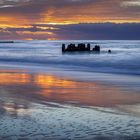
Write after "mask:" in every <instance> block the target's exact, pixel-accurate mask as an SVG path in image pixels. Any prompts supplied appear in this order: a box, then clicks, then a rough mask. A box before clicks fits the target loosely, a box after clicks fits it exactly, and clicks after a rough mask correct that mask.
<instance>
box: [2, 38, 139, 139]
mask: <svg viewBox="0 0 140 140" xmlns="http://www.w3.org/2000/svg"><path fill="white" fill-rule="evenodd" d="M81 42H82V43H90V44H91V47H94V46H95V45H100V46H101V52H100V53H92V52H91V53H88V52H86V53H78V52H77V53H62V50H61V46H62V44H63V43H65V44H70V43H75V44H78V43H81ZM109 49H110V50H111V51H112V52H111V53H108V50H109ZM139 138H140V41H127V40H125V41H121V40H118V41H114V40H105V41H103V40H93V41H92V40H88V41H86V40H85V41H81V40H79V41H74V40H71V41H39V40H34V41H17V40H15V41H14V43H0V139H9V140H11V139H12V140H16V139H31V140H34V139H38V140H40V139H50V140H62V139H73V140H82V139H83V140H93V139H95V140H98V139H101V140H104V139H106V140H111V139H116V140H128V139H135V140H136V139H139Z"/></svg>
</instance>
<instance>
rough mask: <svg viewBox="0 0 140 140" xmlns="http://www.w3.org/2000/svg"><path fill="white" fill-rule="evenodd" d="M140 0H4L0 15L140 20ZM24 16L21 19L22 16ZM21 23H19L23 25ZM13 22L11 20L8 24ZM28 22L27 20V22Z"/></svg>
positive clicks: (42, 19) (40, 19)
mask: <svg viewBox="0 0 140 140" xmlns="http://www.w3.org/2000/svg"><path fill="white" fill-rule="evenodd" d="M130 4H131V5H132V4H137V5H138V4H139V1H138V0H135V1H131V0H107V1H106V0H39V1H37V0H4V1H3V2H2V3H1V4H0V7H1V8H0V16H4V17H5V18H6V17H7V19H6V21H5V23H8V16H9V15H10V16H12V17H15V18H16V19H17V20H20V21H21V22H22V20H26V22H27V21H28V23H30V24H31V23H33V22H34V23H52V22H53V23H94V22H140V17H139V16H138V14H139V12H140V8H136V7H133V6H127V7H126V6H125V5H130ZM19 17H21V18H19ZM21 22H20V24H21ZM9 24H10V23H9ZM25 24H27V23H25Z"/></svg>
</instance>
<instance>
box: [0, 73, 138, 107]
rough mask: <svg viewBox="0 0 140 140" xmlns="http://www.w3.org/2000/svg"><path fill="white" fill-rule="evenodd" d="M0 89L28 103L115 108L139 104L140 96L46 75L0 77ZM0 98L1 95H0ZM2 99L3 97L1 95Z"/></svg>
mask: <svg viewBox="0 0 140 140" xmlns="http://www.w3.org/2000/svg"><path fill="white" fill-rule="evenodd" d="M0 79H1V80H0V89H1V90H2V89H3V90H4V91H5V92H6V93H8V94H10V96H16V97H22V98H27V100H28V99H30V100H40V101H55V102H61V103H62V102H64V103H70V102H71V103H76V102H77V103H79V104H83V105H93V106H102V107H107V106H116V105H121V104H122V105H124V104H126V105H127V104H128V105H129V104H138V103H140V94H138V93H137V92H136V93H135V92H133V94H132V91H131V92H129V91H127V90H123V89H121V88H119V87H115V86H111V85H110V86H107V85H102V84H99V83H95V82H83V81H82V82H81V81H73V80H69V79H65V78H60V77H58V76H54V75H49V74H28V73H24V72H14V71H13V72H8V71H7V72H2V71H1V73H0ZM1 94H2V93H1ZM4 96H5V95H4Z"/></svg>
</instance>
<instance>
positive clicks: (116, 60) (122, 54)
mask: <svg viewBox="0 0 140 140" xmlns="http://www.w3.org/2000/svg"><path fill="white" fill-rule="evenodd" d="M80 42H83V43H91V46H92V47H94V46H95V45H96V44H98V45H100V46H101V53H100V54H94V53H69V54H68V53H67V54H63V53H62V51H61V46H62V43H65V44H69V43H75V44H78V43H80ZM109 49H111V50H112V53H111V54H108V50H109ZM0 65H14V66H23V67H24V66H36V68H37V67H42V69H43V68H56V69H57V68H60V69H61V70H62V71H63V70H71V71H78V72H87V71H89V72H101V73H117V74H128V75H138V76H139V75H140V41H127V40H126V41H109V40H106V41H100V40H94V41H73V40H71V41H15V43H11V44H6V43H0Z"/></svg>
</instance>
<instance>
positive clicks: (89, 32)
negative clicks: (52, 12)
mask: <svg viewBox="0 0 140 140" xmlns="http://www.w3.org/2000/svg"><path fill="white" fill-rule="evenodd" d="M44 27H46V29H45V28H44ZM52 28H53V29H54V30H52ZM1 31H2V29H0V37H2V34H1ZM139 31H140V23H125V24H113V23H100V24H99V23H92V24H73V25H53V26H52V25H45V24H36V25H32V27H28V28H7V29H5V30H3V33H5V34H8V35H9V36H10V35H13V36H14V37H16V36H17V37H19V34H18V32H20V34H22V32H23V33H24V32H28V34H24V37H25V38H27V37H29V36H30V37H31V38H32V39H47V38H50V37H55V38H57V39H75V40H77V39H88V40H94V39H99V40H100V39H102V40H103V39H108V40H111V39H114V40H116V39H120V40H122V39H124V40H134V39H137V40H140V32H139ZM38 32H41V33H43V35H42V36H40V35H38V34H36V33H38ZM48 32H52V33H53V34H51V35H48ZM29 33H30V35H29ZM45 33H46V34H45ZM20 37H23V36H22V35H21V36H20ZM3 38H4V37H3ZM20 39H21V38H20Z"/></svg>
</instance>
